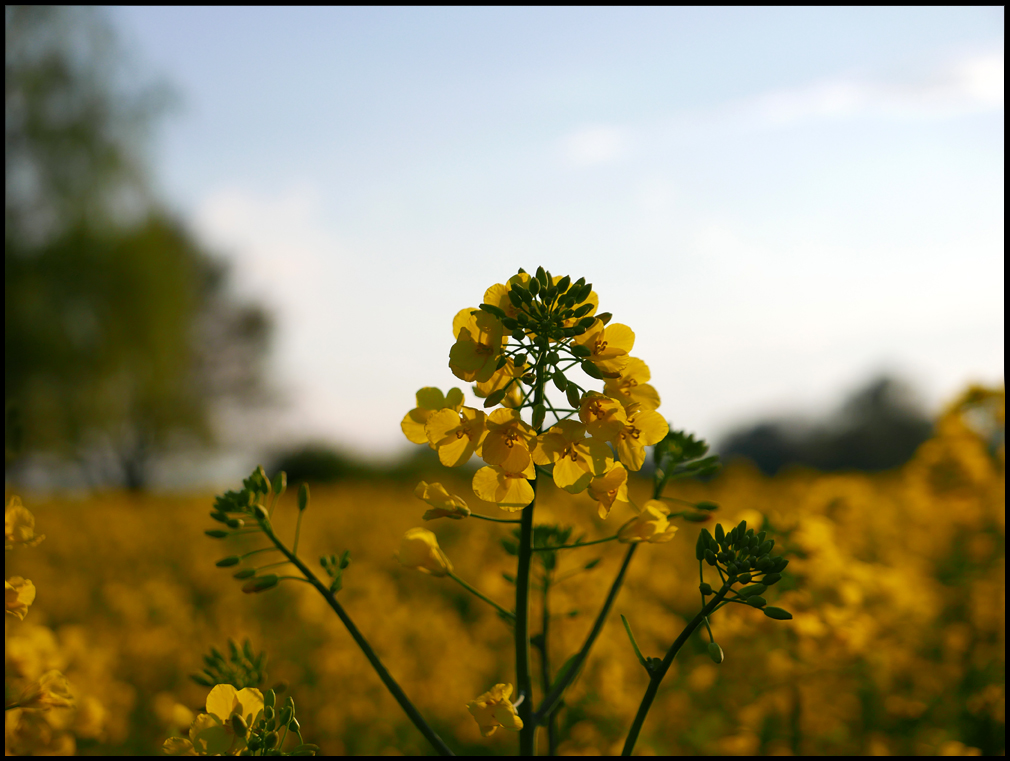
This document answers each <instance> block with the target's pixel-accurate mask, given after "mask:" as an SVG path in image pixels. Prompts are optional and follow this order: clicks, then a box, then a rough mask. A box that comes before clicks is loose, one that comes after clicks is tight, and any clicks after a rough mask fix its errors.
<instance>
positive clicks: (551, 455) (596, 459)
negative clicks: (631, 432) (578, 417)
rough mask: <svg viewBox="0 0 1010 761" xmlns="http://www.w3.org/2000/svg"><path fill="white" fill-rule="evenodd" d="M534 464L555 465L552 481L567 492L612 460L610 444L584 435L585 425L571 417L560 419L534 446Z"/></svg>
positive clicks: (585, 484)
mask: <svg viewBox="0 0 1010 761" xmlns="http://www.w3.org/2000/svg"><path fill="white" fill-rule="evenodd" d="M533 461H534V462H535V463H536V464H537V465H545V466H546V465H551V464H553V465H554V483H555V484H557V486H558V488H560V489H564V490H565V491H567V492H569V493H570V494H578V493H579V492H580V491H583V490H584V489H585V488H586V487H588V486H589V484H590V482H591V481H592V480H593V477H594V476H601V475H603V474H604V473H606V472H607V470H608V469H609V468H610V466H611V465H613V464H614V458H613V455H611V453H610V447H608V446H607V445H606V444H605V443H604V442H602V441H600V440H599V439H587V438H586V427H585V426H584V425H582V423H577V422H575V421H574V420H562V421H560V422H558V423H557V425H555V426H553V427H552V428H551V429H550V430H549V431H547V432H545V433H542V434H540V436H539V437H538V438H537V443H536V446H535V448H534V449H533Z"/></svg>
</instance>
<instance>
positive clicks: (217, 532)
mask: <svg viewBox="0 0 1010 761" xmlns="http://www.w3.org/2000/svg"><path fill="white" fill-rule="evenodd" d="M203 533H205V534H206V535H207V536H209V537H210V538H211V539H224V538H225V537H226V536H228V532H227V531H222V530H221V529H218V528H213V529H211V530H210V531H204V532H203Z"/></svg>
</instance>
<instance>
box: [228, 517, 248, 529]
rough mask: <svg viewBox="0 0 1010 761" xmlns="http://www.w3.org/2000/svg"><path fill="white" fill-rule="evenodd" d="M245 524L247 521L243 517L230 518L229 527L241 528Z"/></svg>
mask: <svg viewBox="0 0 1010 761" xmlns="http://www.w3.org/2000/svg"><path fill="white" fill-rule="evenodd" d="M244 525H245V521H244V520H242V519H241V518H230V519H229V520H228V528H234V529H239V528H242V527H243V526H244Z"/></svg>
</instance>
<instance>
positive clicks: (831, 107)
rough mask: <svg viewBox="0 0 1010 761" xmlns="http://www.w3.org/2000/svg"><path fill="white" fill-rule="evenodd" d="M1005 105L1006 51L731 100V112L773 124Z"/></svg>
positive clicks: (933, 114)
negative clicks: (914, 72)
mask: <svg viewBox="0 0 1010 761" xmlns="http://www.w3.org/2000/svg"><path fill="white" fill-rule="evenodd" d="M1002 107H1003V52H1002V51H1000V52H998V53H988V54H982V55H975V56H971V57H968V58H962V59H959V60H953V61H950V62H948V63H947V64H946V65H945V66H943V67H941V68H940V69H938V70H935V71H933V72H930V73H929V74H927V75H925V76H920V77H918V78H915V79H904V80H898V79H895V80H888V79H886V78H878V79H858V78H840V79H833V80H826V81H822V82H815V83H813V84H811V85H807V86H804V87H797V88H789V89H782V90H775V91H772V92H767V93H763V94H761V95H758V96H755V97H753V98H749V99H746V100H743V101H739V102H737V103H734V104H730V106H728V107H727V108H725V109H724V111H725V112H726V115H728V116H730V117H734V116H735V117H736V118H741V117H742V118H744V119H745V120H747V121H753V122H756V123H759V124H764V125H768V126H784V125H788V124H794V123H797V122H801V121H808V120H818V119H837V118H848V117H856V116H864V115H865V116H887V117H899V118H943V117H950V116H958V115H962V114H969V113H979V112H984V111H991V110H995V109H1001V108H1002Z"/></svg>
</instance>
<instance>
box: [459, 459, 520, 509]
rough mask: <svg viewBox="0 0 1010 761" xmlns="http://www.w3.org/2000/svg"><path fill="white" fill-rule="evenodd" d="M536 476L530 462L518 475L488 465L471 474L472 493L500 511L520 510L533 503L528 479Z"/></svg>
mask: <svg viewBox="0 0 1010 761" xmlns="http://www.w3.org/2000/svg"><path fill="white" fill-rule="evenodd" d="M535 476H536V469H535V468H534V467H533V462H532V461H530V462H528V463H527V464H526V467H525V468H524V469H523V470H522V471H521V472H519V473H514V472H511V471H508V470H504V469H502V468H499V467H498V466H497V465H489V466H485V467H483V468H481V469H480V470H478V471H477V472H476V473H474V474H473V484H472V485H473V491H474V494H476V495H477V496H478V497H480V498H481V499H482V500H484V501H485V502H494V503H495V504H497V505H498V507H500V508H501V509H502V510H508V511H509V512H515V511H516V510H522V509H523V508H524V507H526V505H528V504H529V503H530V502H532V501H533V487H532V486H530V482H529V480H528V479H531V478H534V477H535Z"/></svg>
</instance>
